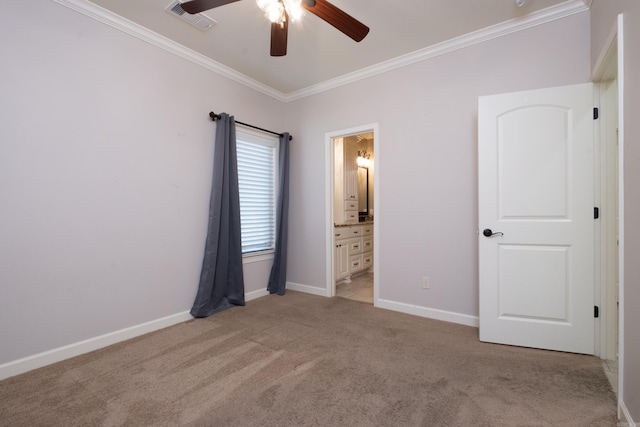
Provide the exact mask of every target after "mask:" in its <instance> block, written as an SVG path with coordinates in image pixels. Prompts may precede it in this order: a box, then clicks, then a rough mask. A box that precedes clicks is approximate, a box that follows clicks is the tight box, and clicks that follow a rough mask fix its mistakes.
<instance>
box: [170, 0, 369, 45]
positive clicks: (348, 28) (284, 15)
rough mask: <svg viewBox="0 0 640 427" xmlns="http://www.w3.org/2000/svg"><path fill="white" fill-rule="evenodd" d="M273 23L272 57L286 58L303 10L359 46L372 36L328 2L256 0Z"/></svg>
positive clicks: (189, 7) (198, 2)
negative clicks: (295, 22)
mask: <svg viewBox="0 0 640 427" xmlns="http://www.w3.org/2000/svg"><path fill="white" fill-rule="evenodd" d="M236 1H239V0H190V1H187V2H185V3H182V5H181V6H182V9H184V10H185V11H186V12H188V13H191V14H195V13H200V12H203V11H205V10H208V9H213V8H215V7H219V6H224V5H225V4H229V3H234V2H236ZM256 1H257V3H258V6H260V8H261V9H262V10H264V11H265V13H266V15H267V18H269V20H270V21H271V56H284V55H286V54H287V35H288V31H289V21H290V20H292V21H293V20H296V19H297V18H299V17H300V16H301V14H302V8H304V9H306V10H308V11H309V12H311V13H313V14H314V15H316V16H317V17H318V18H320V19H322V20H324V21H326V22H328V23H329V24H331V25H333V26H334V27H335V28H337V29H338V30H340V31H342V32H343V33H344V34H346V35H347V36H349V37H351V38H352V39H353V40H355V41H356V42H359V41H361V40H362V39H364V38H365V36H366V35H367V34H368V33H369V27H367V26H366V25H364V24H363V23H362V22H360V21H358V20H357V19H355V18H354V17H352V16H351V15H349V14H347V13H346V12H344V11H342V10H341V9H339V8H337V7H336V6H334V5H332V4H331V3H329V2H328V1H326V0H256Z"/></svg>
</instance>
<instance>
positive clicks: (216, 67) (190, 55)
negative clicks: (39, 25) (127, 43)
mask: <svg viewBox="0 0 640 427" xmlns="http://www.w3.org/2000/svg"><path fill="white" fill-rule="evenodd" d="M53 1H55V2H56V3H59V4H61V5H62V6H66V7H68V8H69V9H73V10H75V11H77V12H80V13H82V14H83V15H86V16H88V17H90V18H93V19H95V20H97V21H100V22H102V23H104V24H107V25H109V26H110V27H113V28H115V29H117V30H120V31H122V32H125V33H127V34H129V35H132V36H134V37H136V38H138V39H140V40H143V41H145V42H147V43H151V44H152V45H154V46H157V47H159V48H161V49H164V50H166V51H167V52H170V53H173V54H174V55H177V56H179V57H181V58H184V59H186V60H188V61H191V62H193V63H194V64H196V65H199V66H201V67H204V68H206V69H208V70H210V71H213V72H214V73H217V74H220V75H221V76H224V77H227V78H228V79H230V80H233V81H235V82H237V83H240V84H242V85H244V86H247V87H249V88H251V89H254V90H256V91H258V92H261V93H263V94H265V95H268V96H270V97H273V98H275V99H277V100H279V101H282V102H286V100H287V99H286V95H285V94H284V93H282V92H280V91H278V90H276V89H274V88H272V87H270V86H267V85H265V84H264V83H260V82H259V81H257V80H254V79H252V78H251V77H249V76H246V75H244V74H242V73H240V72H238V71H236V70H234V69H233V68H230V67H227V66H226V65H224V64H221V63H219V62H217V61H214V60H213V59H211V58H208V57H206V56H204V55H202V54H200V53H198V52H196V51H194V50H192V49H189V48H187V47H185V46H183V45H181V44H180V43H177V42H175V41H173V40H171V39H169V38H167V37H164V36H162V35H160V34H158V33H156V32H154V31H151V30H149V29H148V28H145V27H143V26H142V25H139V24H136V23H135V22H133V21H130V20H128V19H126V18H123V17H122V16H120V15H117V14H115V13H113V12H111V11H109V10H107V9H105V8H103V7H100V6H98V5H96V4H94V3H91V2H89V1H88V0H53Z"/></svg>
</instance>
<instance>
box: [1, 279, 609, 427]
mask: <svg viewBox="0 0 640 427" xmlns="http://www.w3.org/2000/svg"><path fill="white" fill-rule="evenodd" d="M616 422H617V421H616V402H615V397H614V394H613V392H612V390H611V387H610V386H609V383H608V382H607V379H606V377H605V374H604V372H603V369H602V364H601V362H600V360H599V359H597V358H595V357H590V356H581V355H574V354H567V353H559V352H548V351H542V350H534V349H526V348H516V347H508V346H501V345H492V344H485V343H481V342H479V341H478V331H477V329H475V328H471V327H466V326H461V325H456V324H451V323H444V322H438V321H434V320H429V319H424V318H419V317H414V316H410V315H405V314H401V313H395V312H390V311H386V310H382V309H378V308H374V307H372V306H371V305H370V304H365V303H362V302H358V301H352V300H347V299H344V298H322V297H316V296H311V295H305V294H301V293H297V292H291V291H288V292H287V294H286V295H285V296H284V297H279V296H275V295H272V296H268V297H263V298H260V299H258V300H255V301H250V302H249V303H248V304H247V306H246V307H235V308H232V309H230V310H227V311H224V312H221V313H218V314H216V315H214V316H212V317H210V318H207V319H198V320H194V321H190V322H186V323H182V324H179V325H175V326H172V327H170V328H167V329H164V330H161V331H157V332H154V333H152V334H148V335H145V336H142V337H138V338H135V339H132V340H129V341H126V342H123V343H120V344H116V345H113V346H111V347H108V348H105V349H102V350H98V351H95V352H93V353H89V354H86V355H83V356H79V357H76V358H73V359H69V360H66V361H63V362H60V363H57V364H54V365H50V366H47V367H45V368H41V369H38V370H35V371H32V372H29V373H26V374H23V375H19V376H16V377H13V378H9V379H6V380H4V381H0V425H2V426H125V425H126V426H179V425H185V426H581V427H584V426H615V425H616Z"/></svg>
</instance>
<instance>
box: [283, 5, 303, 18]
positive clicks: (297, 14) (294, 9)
mask: <svg viewBox="0 0 640 427" xmlns="http://www.w3.org/2000/svg"><path fill="white" fill-rule="evenodd" d="M284 7H285V9H287V15H289V19H290V20H291V22H296V21H297V20H298V19H300V18H302V14H303V13H304V9H303V8H302V0H284Z"/></svg>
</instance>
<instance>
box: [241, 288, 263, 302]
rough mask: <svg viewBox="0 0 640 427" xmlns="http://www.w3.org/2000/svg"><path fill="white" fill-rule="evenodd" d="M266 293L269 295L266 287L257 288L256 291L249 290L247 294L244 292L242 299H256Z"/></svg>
mask: <svg viewBox="0 0 640 427" xmlns="http://www.w3.org/2000/svg"><path fill="white" fill-rule="evenodd" d="M267 295H269V291H268V290H266V289H258V290H257V291H251V292H249V293H247V294H244V300H245V301H251V300H254V299H258V298H262V297H266V296H267Z"/></svg>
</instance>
